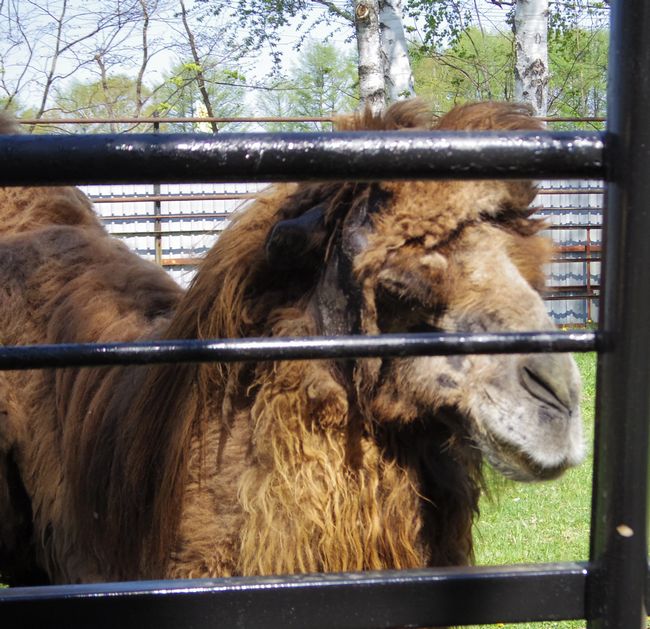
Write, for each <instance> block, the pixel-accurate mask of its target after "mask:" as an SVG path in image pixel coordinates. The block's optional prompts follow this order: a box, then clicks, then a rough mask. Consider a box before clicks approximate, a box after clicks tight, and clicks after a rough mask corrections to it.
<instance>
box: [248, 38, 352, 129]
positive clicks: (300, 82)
mask: <svg viewBox="0 0 650 629" xmlns="http://www.w3.org/2000/svg"><path fill="white" fill-rule="evenodd" d="M257 103H258V109H259V111H260V113H261V114H262V115H266V116H284V117H312V116H313V117H328V116H331V115H332V113H337V112H341V111H352V110H353V109H355V108H356V107H357V106H358V104H359V95H358V85H357V73H356V57H355V56H354V55H353V54H351V53H348V54H341V51H340V49H337V48H336V47H335V46H333V45H332V44H330V43H321V42H314V41H310V42H308V43H307V44H306V46H305V48H304V50H303V54H302V55H301V60H300V62H295V63H294V64H293V65H292V66H291V69H290V71H289V75H288V77H285V78H283V79H282V80H281V81H280V82H279V83H278V84H276V86H275V89H272V90H269V91H266V92H263V93H262V94H261V95H260V96H259V98H258V101H257ZM321 128H322V124H321V123H318V122H297V123H289V124H286V123H284V124H283V123H277V124H272V125H270V126H269V129H270V130H274V131H275V130H277V131H280V130H292V131H309V130H312V131H313V130H315V129H321Z"/></svg>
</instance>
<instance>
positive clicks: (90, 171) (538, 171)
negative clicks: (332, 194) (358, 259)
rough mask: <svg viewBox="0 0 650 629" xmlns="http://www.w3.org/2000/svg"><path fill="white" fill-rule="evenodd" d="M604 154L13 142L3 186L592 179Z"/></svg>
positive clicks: (581, 135)
mask: <svg viewBox="0 0 650 629" xmlns="http://www.w3.org/2000/svg"><path fill="white" fill-rule="evenodd" d="M603 146H604V136H603V134H601V133H586V132H557V133H554V132H499V133H497V132H482V133H469V132H458V131H456V132H449V133H447V132H445V133H442V132H421V131H417V132H416V131H413V132H400V131H384V132H370V131H355V132H344V133H292V134H286V133H285V134H269V133H240V134H217V135H214V136H206V135H197V134H133V135H128V136H127V135H83V136H51V135H50V136H43V135H39V136H31V135H10V136H2V137H0V185H35V184H39V185H40V184H45V185H47V184H50V185H61V184H99V183H136V182H140V183H143V182H148V183H151V182H155V181H167V182H181V181H185V182H192V181H194V182H199V181H212V182H242V181H302V180H365V181H378V180H381V179H430V178H444V179H449V178H458V179H461V178H464V179H470V178H474V179H489V178H497V177H499V178H521V177H534V178H536V179H540V178H544V179H550V178H569V177H591V178H595V177H600V176H602V175H603V173H604V162H603V159H604V157H603V153H604V151H603Z"/></svg>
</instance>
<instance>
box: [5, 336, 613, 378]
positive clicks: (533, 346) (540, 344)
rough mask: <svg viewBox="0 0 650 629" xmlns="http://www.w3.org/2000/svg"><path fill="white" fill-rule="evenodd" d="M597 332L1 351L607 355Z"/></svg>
mask: <svg viewBox="0 0 650 629" xmlns="http://www.w3.org/2000/svg"><path fill="white" fill-rule="evenodd" d="M604 348H605V343H604V340H603V338H602V337H601V336H600V333H596V332H516V333H512V332H510V333H485V334H462V333H461V334H438V333H435V334H433V333H431V334H426V333H420V334H384V335H380V336H329V337H326V336H320V337H302V338H290V337H286V338H256V339H253V338H251V339H217V340H179V341H150V342H145V341H140V342H133V343H100V344H94V343H80V344H62V345H29V346H2V347H0V369H5V370H15V369H34V368H44V367H83V366H93V365H127V364H148V363H164V362H186V363H187V362H238V361H261V360H301V359H317V358H354V357H366V358H367V357H371V356H393V357H400V356H449V355H452V354H518V353H540V352H589V351H594V350H601V351H602V350H603V349H604Z"/></svg>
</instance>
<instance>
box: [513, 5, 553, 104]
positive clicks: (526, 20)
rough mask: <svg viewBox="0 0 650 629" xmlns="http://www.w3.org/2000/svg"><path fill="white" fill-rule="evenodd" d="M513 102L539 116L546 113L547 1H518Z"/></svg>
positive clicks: (515, 25) (547, 74)
mask: <svg viewBox="0 0 650 629" xmlns="http://www.w3.org/2000/svg"><path fill="white" fill-rule="evenodd" d="M514 34H515V98H516V99H517V100H518V101H520V102H524V103H529V104H530V105H532V107H533V110H534V111H535V113H536V114H537V115H538V116H545V115H546V113H547V110H548V81H549V73H548V0H517V2H516V4H515V13H514Z"/></svg>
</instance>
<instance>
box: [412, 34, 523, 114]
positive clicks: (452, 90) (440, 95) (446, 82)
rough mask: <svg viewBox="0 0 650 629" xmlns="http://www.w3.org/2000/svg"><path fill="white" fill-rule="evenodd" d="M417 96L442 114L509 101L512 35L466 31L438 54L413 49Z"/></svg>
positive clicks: (512, 61) (511, 84) (421, 48)
mask: <svg viewBox="0 0 650 629" xmlns="http://www.w3.org/2000/svg"><path fill="white" fill-rule="evenodd" d="M411 54H412V55H413V73H414V75H415V81H416V88H417V92H418V95H419V96H421V97H422V98H425V99H426V100H427V101H429V102H430V103H431V107H432V109H433V110H434V111H435V112H438V113H443V112H446V111H448V110H449V109H451V108H452V107H453V106H454V105H455V104H458V103H463V102H467V101H476V100H491V99H495V100H512V98H513V96H514V73H513V67H514V51H513V39H512V36H511V35H500V34H496V33H494V34H491V33H486V32H481V31H480V30H479V29H478V28H475V27H474V28H468V29H467V30H466V31H465V32H464V33H462V35H461V36H460V37H459V38H458V40H457V41H456V42H454V44H453V45H451V46H449V47H448V48H446V49H444V50H442V51H440V52H437V51H432V50H431V49H430V48H428V47H416V46H413V47H412V52H411Z"/></svg>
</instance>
